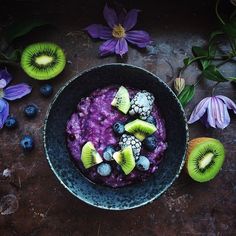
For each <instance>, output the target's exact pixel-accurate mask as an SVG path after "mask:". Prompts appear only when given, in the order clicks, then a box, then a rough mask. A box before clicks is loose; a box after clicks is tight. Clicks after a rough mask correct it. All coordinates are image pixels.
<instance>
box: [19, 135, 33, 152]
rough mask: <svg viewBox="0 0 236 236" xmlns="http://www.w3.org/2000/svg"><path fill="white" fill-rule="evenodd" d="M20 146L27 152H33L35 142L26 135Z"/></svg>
mask: <svg viewBox="0 0 236 236" xmlns="http://www.w3.org/2000/svg"><path fill="white" fill-rule="evenodd" d="M20 146H21V147H22V148H23V149H24V150H25V151H31V150H32V149H33V148H34V140H33V138H32V137H31V136H29V135H25V136H24V137H23V138H22V139H21V141H20Z"/></svg>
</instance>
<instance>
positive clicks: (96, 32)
mask: <svg viewBox="0 0 236 236" xmlns="http://www.w3.org/2000/svg"><path fill="white" fill-rule="evenodd" d="M85 30H86V31H87V32H88V34H89V35H90V36H91V37H92V38H100V39H105V40H107V39H110V38H112V34H111V33H112V32H111V29H110V28H109V27H107V26H103V25H99V24H93V25H89V26H88V27H87V28H85Z"/></svg>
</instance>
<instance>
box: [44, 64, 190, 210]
mask: <svg viewBox="0 0 236 236" xmlns="http://www.w3.org/2000/svg"><path fill="white" fill-rule="evenodd" d="M112 84H118V85H124V86H126V85H127V86H130V87H134V88H138V89H146V90H148V91H150V92H151V93H153V94H154V96H155V98H156V100H157V101H158V106H159V107H160V109H161V112H162V115H163V117H164V119H165V121H166V129H167V142H168V149H167V151H166V152H165V157H164V158H163V160H162V162H161V163H160V166H159V169H158V170H157V171H156V173H155V174H153V175H152V176H151V177H150V178H149V179H148V180H147V181H146V182H143V183H139V184H134V185H131V186H127V187H124V188H118V189H112V188H109V187H105V186H100V185H96V184H93V183H91V182H90V181H88V180H87V179H86V178H84V177H83V175H82V174H81V173H80V171H79V169H78V168H77V167H76V166H75V164H74V163H73V161H72V160H71V158H70V154H69V152H68V149H67V145H66V136H65V128H66V122H67V120H68V119H69V118H70V116H71V114H72V113H73V112H74V111H75V109H76V105H77V103H78V102H79V100H80V99H81V98H82V97H85V96H87V95H89V94H90V93H91V92H92V91H94V90H95V89H97V88H102V87H105V86H108V85H112ZM187 141H188V129H187V124H186V119H185V115H184V111H183V109H182V107H181V105H180V103H179V102H178V99H177V98H176V96H175V94H174V93H173V92H172V90H171V89H170V88H169V87H168V86H167V85H166V84H165V83H164V82H162V81H161V80H160V79H159V78H158V77H157V76H155V75H154V74H152V73H150V72H148V71H146V70H144V69H141V68H138V67H135V66H132V65H127V64H109V65H104V66H99V67H96V68H92V69H90V70H87V71H85V72H83V73H82V74H80V75H78V76H77V77H76V78H74V79H72V80H71V81H69V82H68V83H67V84H66V85H65V86H64V87H62V88H61V90H60V91H59V92H58V93H57V94H56V96H55V98H54V100H53V102H52V104H51V106H50V107H49V110H48V113H47V115H46V120H45V126H44V147H45V152H46V156H47V159H48V162H49V164H50V167H51V169H52V170H53V172H54V173H55V175H56V176H57V178H58V179H59V181H60V182H61V183H62V185H63V186H64V187H66V188H67V189H68V190H69V191H70V192H71V193H72V194H73V195H74V196H76V197H77V198H79V199H81V200H82V201H84V202H86V203H88V204H90V205H92V206H95V207H99V208H103V209H109V210H126V209H131V208H135V207H140V206H142V205H145V204H147V203H150V202H152V201H153V200H154V199H156V198H158V197H159V196H160V195H161V194H162V193H164V192H165V191H166V189H167V188H168V187H170V185H171V184H172V183H173V182H174V180H175V179H176V178H177V177H178V175H179V173H180V171H181V169H182V167H183V165H184V161H185V151H186V146H187Z"/></svg>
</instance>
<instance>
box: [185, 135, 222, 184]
mask: <svg viewBox="0 0 236 236" xmlns="http://www.w3.org/2000/svg"><path fill="white" fill-rule="evenodd" d="M224 158H225V150H224V146H223V144H222V143H221V142H220V141H219V140H217V139H213V138H206V137H203V138H196V139H193V140H191V141H190V142H189V147H188V151H187V161H186V167H187V172H188V174H189V175H190V177H192V179H194V180H196V181H198V182H206V181H209V180H211V179H213V178H214V177H215V176H216V175H217V173H218V172H219V170H220V169H221V167H222V165H223V162H224Z"/></svg>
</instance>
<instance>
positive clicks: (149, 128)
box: [125, 119, 157, 141]
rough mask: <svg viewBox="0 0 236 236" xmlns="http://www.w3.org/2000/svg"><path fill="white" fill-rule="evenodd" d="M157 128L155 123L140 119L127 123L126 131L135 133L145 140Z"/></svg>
mask: <svg viewBox="0 0 236 236" xmlns="http://www.w3.org/2000/svg"><path fill="white" fill-rule="evenodd" d="M156 130H157V128H156V126H155V125H153V124H150V123H148V122H146V121H143V120H139V119H136V120H134V121H131V122H130V123H128V124H126V125H125V131H126V132H128V133H131V134H133V135H134V136H135V137H136V138H137V139H139V140H140V141H143V140H144V139H145V138H146V137H147V136H149V135H151V134H153V133H154V132H156Z"/></svg>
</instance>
